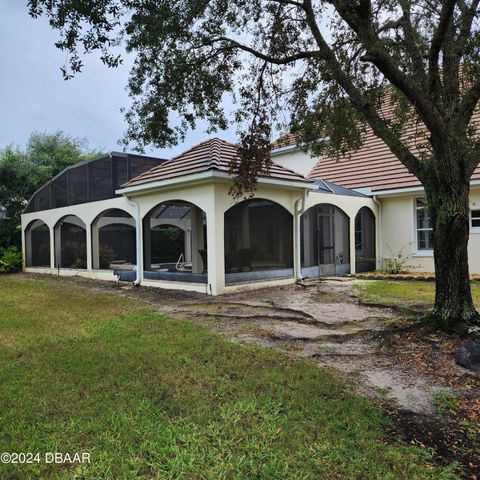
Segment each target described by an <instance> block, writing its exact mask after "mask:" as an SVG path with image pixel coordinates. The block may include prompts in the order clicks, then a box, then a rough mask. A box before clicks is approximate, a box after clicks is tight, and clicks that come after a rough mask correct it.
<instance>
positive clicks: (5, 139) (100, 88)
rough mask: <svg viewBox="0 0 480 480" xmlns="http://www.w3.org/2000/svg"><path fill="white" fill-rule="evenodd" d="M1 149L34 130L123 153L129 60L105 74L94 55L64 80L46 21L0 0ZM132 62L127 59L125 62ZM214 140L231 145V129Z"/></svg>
mask: <svg viewBox="0 0 480 480" xmlns="http://www.w3.org/2000/svg"><path fill="white" fill-rule="evenodd" d="M0 32H1V40H0V66H1V70H0V148H3V147H5V146H7V145H11V144H13V145H19V146H24V145H25V143H26V141H27V140H28V137H29V136H30V134H31V133H32V132H34V131H40V132H44V131H45V132H54V131H57V130H63V131H64V132H65V133H67V134H68V135H71V136H73V137H84V138H86V139H87V141H88V142H89V144H90V146H91V147H92V148H96V149H100V150H102V151H113V150H117V151H118V150H122V147H121V146H120V145H118V141H119V140H120V139H121V138H122V136H123V132H124V131H125V130H126V124H125V121H124V119H123V114H122V113H121V112H120V109H121V108H122V107H128V106H129V105H130V99H129V97H128V94H127V91H126V89H125V87H126V85H127V79H128V70H129V68H128V61H129V59H128V58H127V59H126V60H127V62H126V63H125V64H124V65H123V66H120V67H119V68H116V69H109V68H107V67H106V66H105V65H103V64H102V62H101V61H100V60H99V59H98V58H95V57H94V56H86V57H84V64H85V67H84V69H83V70H82V72H81V73H80V74H78V75H77V76H76V77H75V78H74V79H73V80H69V81H65V80H63V77H62V74H61V71H60V67H61V66H62V65H63V64H64V62H65V54H64V53H62V52H61V51H60V50H58V49H57V48H56V47H55V45H54V43H55V41H56V40H57V39H58V34H57V32H55V31H53V30H52V29H51V27H50V26H49V25H48V22H47V20H46V19H45V18H40V19H35V20H34V19H32V18H31V17H30V16H29V15H28V10H27V6H26V2H25V1H23V0H0ZM130 62H131V59H130ZM204 130H205V128H199V129H197V131H195V132H190V133H189V134H188V136H187V139H186V141H185V143H183V144H182V145H178V146H176V147H174V148H172V149H167V150H155V149H147V150H146V151H145V153H146V154H151V155H156V156H161V157H164V158H170V157H172V156H174V155H176V154H179V153H181V152H182V151H184V150H186V149H187V148H189V147H191V146H192V145H195V144H197V143H199V142H201V141H203V140H206V139H207V138H209V135H208V134H206V133H204ZM217 136H219V137H221V138H224V139H225V140H229V141H235V139H236V136H235V127H233V126H232V127H231V128H230V129H229V130H228V131H226V132H218V133H217Z"/></svg>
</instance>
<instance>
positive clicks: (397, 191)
mask: <svg viewBox="0 0 480 480" xmlns="http://www.w3.org/2000/svg"><path fill="white" fill-rule="evenodd" d="M470 186H472V187H478V186H480V180H471V181H470ZM357 191H358V190H357ZM424 191H425V189H424V188H423V187H422V186H421V185H420V186H417V187H405V188H391V189H390V190H374V191H372V192H371V194H370V195H371V196H377V197H388V196H394V195H408V194H409V193H422V192H424Z"/></svg>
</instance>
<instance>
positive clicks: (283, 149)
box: [270, 143, 300, 157]
mask: <svg viewBox="0 0 480 480" xmlns="http://www.w3.org/2000/svg"><path fill="white" fill-rule="evenodd" d="M297 150H300V147H299V146H298V145H297V144H296V143H295V144H294V145H287V146H286V147H278V148H275V149H273V150H272V151H271V152H270V155H271V156H272V157H275V156H277V155H282V154H283V153H289V152H295V151H297Z"/></svg>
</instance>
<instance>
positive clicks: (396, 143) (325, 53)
mask: <svg viewBox="0 0 480 480" xmlns="http://www.w3.org/2000/svg"><path fill="white" fill-rule="evenodd" d="M304 9H305V13H306V17H307V23H308V25H309V27H310V30H311V31H312V34H313V37H314V39H315V41H316V42H317V45H318V47H319V54H320V56H321V58H322V59H323V60H324V61H325V62H326V63H327V64H328V66H329V67H330V70H331V73H332V75H333V76H334V78H335V80H336V81H337V82H338V83H339V84H340V85H341V86H342V88H343V89H344V90H345V92H346V93H347V95H348V96H349V97H350V101H351V103H352V105H353V107H354V108H356V109H357V110H359V111H360V112H361V113H362V114H363V115H364V117H365V118H366V120H367V121H368V123H369V124H370V126H371V127H372V130H373V132H374V133H375V135H377V136H378V137H379V138H381V139H382V140H383V141H384V142H385V143H386V145H387V146H388V147H389V148H390V150H391V151H392V153H393V154H394V155H396V156H397V157H398V158H399V159H400V160H401V162H402V163H403V164H404V165H405V166H406V167H407V168H408V170H409V171H410V172H411V173H412V174H413V175H415V176H416V177H417V178H419V179H420V180H422V178H424V172H423V168H422V164H421V162H420V160H419V159H418V158H417V157H416V156H415V155H414V154H413V153H412V152H410V150H409V149H408V148H407V147H406V146H405V145H404V144H403V142H402V141H401V140H400V139H399V138H398V136H397V135H396V134H395V133H394V132H392V130H391V129H390V128H389V127H388V125H387V123H386V121H385V120H383V119H382V118H381V117H380V115H379V114H378V112H377V110H376V109H375V107H374V106H373V105H372V104H371V103H370V102H369V101H368V100H367V99H366V98H365V97H364V95H363V94H362V93H361V92H360V90H359V89H358V88H356V87H355V85H354V84H353V82H352V80H351V79H350V77H349V76H348V75H347V74H346V73H345V71H344V70H343V68H342V66H341V64H340V63H339V61H338V59H337V57H336V55H335V53H334V52H333V51H332V49H331V48H330V46H329V45H328V43H327V42H326V40H325V39H324V37H323V35H322V33H321V31H320V28H319V27H318V24H317V22H316V19H315V13H314V11H313V7H312V2H311V0H305V1H304Z"/></svg>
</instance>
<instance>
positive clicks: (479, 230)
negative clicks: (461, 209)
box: [468, 205, 480, 233]
mask: <svg viewBox="0 0 480 480" xmlns="http://www.w3.org/2000/svg"><path fill="white" fill-rule="evenodd" d="M473 210H475V211H478V212H480V206H479V205H470V211H469V219H468V223H469V227H470V232H472V233H480V227H474V226H473V218H472V211H473ZM478 218H479V220H480V217H478Z"/></svg>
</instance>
